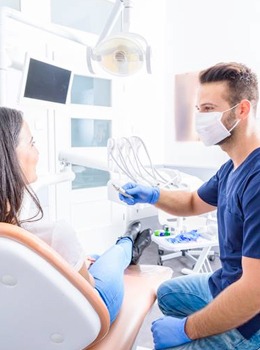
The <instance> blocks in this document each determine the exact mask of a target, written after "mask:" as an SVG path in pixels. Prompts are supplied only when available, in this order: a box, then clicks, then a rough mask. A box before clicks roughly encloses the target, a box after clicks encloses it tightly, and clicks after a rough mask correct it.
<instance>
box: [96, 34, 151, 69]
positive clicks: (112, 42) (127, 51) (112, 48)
mask: <svg viewBox="0 0 260 350" xmlns="http://www.w3.org/2000/svg"><path fill="white" fill-rule="evenodd" d="M146 50H147V43H146V41H145V39H144V38H143V37H142V36H140V35H138V34H133V33H121V34H119V35H116V36H112V37H109V38H106V39H105V40H103V41H102V42H101V43H100V44H98V45H97V46H96V47H95V48H94V49H93V53H92V58H93V59H94V60H95V61H97V62H98V63H99V64H100V65H101V67H102V68H103V69H104V70H105V71H106V72H108V73H110V74H114V75H118V76H128V75H131V74H134V73H136V72H138V71H139V70H140V69H141V68H142V66H143V64H144V62H145V61H147V58H148V56H147V54H146ZM148 59H150V57H149V58H148Z"/></svg>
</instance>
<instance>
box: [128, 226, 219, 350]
mask: <svg viewBox="0 0 260 350" xmlns="http://www.w3.org/2000/svg"><path fill="white" fill-rule="evenodd" d="M153 224H154V222H153V223H150V226H151V227H152V226H153ZM152 228H153V229H154V227H152ZM157 248H158V246H157V245H156V244H155V243H152V244H151V245H150V246H149V247H148V248H147V249H146V250H145V251H144V253H143V255H142V257H141V259H140V264H155V265H156V264H157V261H158V252H157ZM164 266H169V267H171V268H172V269H173V278H174V277H177V276H180V275H182V273H181V270H182V269H183V268H184V267H186V268H192V263H191V262H190V260H188V259H187V258H186V257H179V258H174V259H171V260H167V261H165V262H164ZM211 266H212V269H213V270H216V269H218V268H219V266H220V262H219V258H218V256H216V258H215V261H214V262H211ZM161 315H162V314H161V312H160V310H159V308H158V306H157V305H156V304H155V305H154V307H153V309H152V310H151V312H150V313H149V314H148V315H147V317H146V319H145V321H144V323H143V326H142V328H141V330H140V332H139V335H138V337H137V339H136V342H135V346H134V347H133V350H135V349H136V346H140V347H146V348H150V349H153V341H152V335H151V331H150V327H151V323H152V321H153V320H155V319H157V318H159V317H161Z"/></svg>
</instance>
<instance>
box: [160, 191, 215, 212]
mask: <svg viewBox="0 0 260 350" xmlns="http://www.w3.org/2000/svg"><path fill="white" fill-rule="evenodd" d="M155 206H156V207H157V208H159V209H161V210H163V211H166V212H167V213H170V214H172V215H176V216H192V215H199V214H203V213H207V212H209V211H212V210H215V209H216V208H215V207H213V206H211V205H209V204H207V203H205V202H204V201H202V200H201V199H200V197H199V196H198V194H197V192H190V191H179V190H176V191H169V190H163V189H161V190H160V196H159V200H158V202H157V203H156V204H155Z"/></svg>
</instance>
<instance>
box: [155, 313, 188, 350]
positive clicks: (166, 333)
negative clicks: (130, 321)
mask: <svg viewBox="0 0 260 350" xmlns="http://www.w3.org/2000/svg"><path fill="white" fill-rule="evenodd" d="M186 320H187V317H186V318H183V319H180V318H175V317H171V316H165V317H162V318H159V319H158V320H156V321H154V322H153V323H152V328H151V331H152V333H153V342H154V348H155V350H159V349H167V348H171V347H173V346H178V345H182V344H185V343H189V342H191V339H190V338H189V337H188V336H187V334H186V333H185V330H184V327H185V323H186Z"/></svg>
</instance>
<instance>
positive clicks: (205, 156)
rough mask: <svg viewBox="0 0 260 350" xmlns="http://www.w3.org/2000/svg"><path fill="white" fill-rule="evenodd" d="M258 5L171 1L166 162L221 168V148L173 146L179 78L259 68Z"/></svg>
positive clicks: (235, 0)
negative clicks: (227, 66) (233, 67)
mask: <svg viewBox="0 0 260 350" xmlns="http://www.w3.org/2000/svg"><path fill="white" fill-rule="evenodd" d="M259 16H260V3H259V1H258V0H248V1H245V0H229V1H226V0H219V1H208V0H196V1H194V0H182V1H172V0H167V20H166V25H167V48H166V60H167V62H166V70H165V75H166V91H165V92H166V106H167V107H166V114H165V135H167V137H165V140H166V142H165V162H166V163H177V164H185V165H186V164H189V165H192V164H193V165H195V166H196V165H198V166H210V167H214V166H217V167H218V166H219V165H220V164H221V163H223V162H224V161H225V159H226V156H225V154H224V153H223V152H222V151H221V150H220V149H219V148H218V147H210V148H206V147H204V146H203V145H202V144H200V143H199V142H194V143H186V142H185V143H181V142H178V143H176V142H175V141H174V124H173V121H174V119H173V118H174V103H173V96H174V80H173V79H174V74H179V73H185V72H192V71H198V70H201V69H204V68H207V67H208V66H211V65H214V64H215V63H218V62H225V61H226V62H228V61H237V62H242V63H245V64H247V65H248V66H249V67H251V68H253V69H254V70H255V71H259V68H260V54H259V47H258V46H259V38H258V33H259V29H260V23H259Z"/></svg>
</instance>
